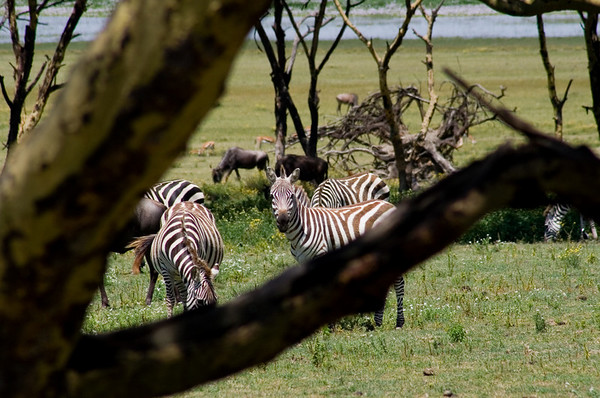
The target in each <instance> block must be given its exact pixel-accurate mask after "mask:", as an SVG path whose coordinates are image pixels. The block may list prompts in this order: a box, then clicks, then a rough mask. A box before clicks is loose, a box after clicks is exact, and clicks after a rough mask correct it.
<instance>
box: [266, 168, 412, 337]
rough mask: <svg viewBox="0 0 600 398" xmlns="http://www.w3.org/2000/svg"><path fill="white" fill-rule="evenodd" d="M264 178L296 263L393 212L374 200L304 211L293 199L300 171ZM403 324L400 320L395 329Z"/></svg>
mask: <svg viewBox="0 0 600 398" xmlns="http://www.w3.org/2000/svg"><path fill="white" fill-rule="evenodd" d="M266 174H267V179H268V180H269V182H270V183H271V190H270V194H271V200H272V207H273V214H274V216H275V220H276V222H277V228H278V229H279V231H280V232H283V233H284V234H285V236H286V238H287V239H288V240H289V241H290V251H291V253H292V255H293V256H294V258H295V259H296V261H298V262H305V261H308V260H311V259H313V258H315V257H318V256H321V255H323V254H325V253H327V252H329V251H331V250H333V249H337V248H339V247H341V246H344V245H346V244H348V243H349V242H350V241H352V240H354V239H356V238H357V237H358V236H359V235H362V234H364V233H365V232H366V231H367V230H370V229H371V228H373V227H374V226H375V225H377V223H378V222H380V221H381V220H383V219H384V218H385V217H386V216H388V215H389V214H391V212H392V211H393V210H394V209H395V208H396V207H395V206H394V205H392V204H391V203H389V202H386V201H383V200H377V199H375V200H369V201H366V202H362V203H358V204H353V205H349V206H345V207H341V208H324V207H308V206H306V205H305V204H304V203H303V202H302V200H299V199H298V198H297V195H296V192H297V191H298V187H297V186H295V185H294V183H295V182H296V181H297V180H298V178H299V176H300V169H295V170H294V171H293V172H292V174H291V175H290V176H289V177H288V176H286V175H285V171H282V172H281V176H280V177H277V175H276V174H275V172H274V171H273V169H271V168H268V169H267V172H266ZM398 289H400V287H398ZM403 323H404V318H402V321H401V324H400V325H399V326H398V327H401V326H402V325H403ZM379 324H381V322H380V323H379Z"/></svg>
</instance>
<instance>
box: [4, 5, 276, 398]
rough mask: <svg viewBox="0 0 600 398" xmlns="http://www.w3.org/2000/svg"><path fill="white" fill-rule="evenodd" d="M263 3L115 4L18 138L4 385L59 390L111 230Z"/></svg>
mask: <svg viewBox="0 0 600 398" xmlns="http://www.w3.org/2000/svg"><path fill="white" fill-rule="evenodd" d="M267 6H268V2H267V1H260V2H246V1H239V0H221V1H217V0H213V1H202V2H199V1H195V0H179V1H175V0H172V1H163V0H148V1H141V0H132V1H128V2H124V3H122V4H121V5H119V7H118V8H117V10H116V12H115V14H114V15H113V17H112V19H111V22H110V23H109V25H108V26H107V28H106V29H105V31H104V32H103V33H102V34H101V35H100V36H99V38H98V39H97V40H96V41H95V42H94V43H93V44H92V45H91V46H90V48H89V50H88V51H87V53H86V54H85V55H83V56H82V59H81V60H80V62H79V63H78V65H77V66H76V67H74V69H73V71H72V74H71V75H70V78H69V80H68V84H67V85H66V86H65V89H64V91H63V92H61V95H60V96H59V97H58V98H57V102H56V103H55V105H54V107H53V111H52V112H51V113H50V114H49V115H48V116H47V118H46V120H45V122H44V123H43V125H41V126H39V127H38V129H39V130H38V131H36V132H37V134H31V135H28V136H27V137H25V138H24V140H23V142H22V143H21V144H19V145H18V146H17V147H15V149H14V152H13V154H11V157H10V159H8V160H7V163H6V164H5V169H4V172H3V174H2V176H1V179H0V237H1V239H0V345H1V348H0V396H2V397H14V396H17V397H18V396H23V397H34V396H56V395H59V396H62V395H64V394H65V391H64V389H65V388H66V385H67V381H66V380H65V379H64V367H65V365H66V363H67V360H68V358H69V356H70V354H71V350H72V348H73V345H74V344H75V342H76V341H77V340H78V338H79V333H80V327H81V323H82V320H83V318H84V315H85V310H86V307H87V306H88V304H89V303H90V302H91V300H92V297H93V294H94V292H95V290H96V289H97V287H98V284H99V282H100V281H101V278H102V277H103V273H104V269H105V261H106V255H107V253H108V244H109V243H110V242H111V240H112V239H111V237H112V236H114V234H115V232H116V231H117V230H118V229H119V228H122V227H123V226H124V224H125V222H126V220H127V218H128V217H127V215H128V214H129V212H130V211H131V210H132V209H133V207H134V205H135V203H136V202H137V200H138V198H139V197H140V196H141V194H142V193H143V192H144V191H145V190H146V189H147V187H149V186H150V185H152V183H154V182H155V181H156V180H158V178H159V177H160V176H161V175H162V174H163V172H164V171H165V170H166V169H167V168H168V167H169V165H170V164H171V162H172V160H173V159H174V158H175V157H176V156H178V154H179V153H181V151H182V150H183V149H184V147H185V143H186V141H187V139H188V138H189V136H190V135H191V133H192V132H193V131H194V130H195V128H196V127H197V125H198V123H199V121H200V120H201V119H202V117H203V116H204V115H205V114H206V113H207V112H208V111H209V110H210V109H211V107H212V106H213V104H214V102H215V100H216V99H217V98H218V96H219V95H220V94H221V92H222V90H223V85H224V81H225V78H226V76H227V74H228V71H229V68H230V64H231V62H232V59H233V57H234V56H235V54H236V52H237V50H238V48H239V46H240V45H241V44H242V42H243V40H244V38H245V36H246V34H247V32H248V30H249V28H250V27H251V26H252V24H253V23H255V21H257V20H258V18H259V16H260V15H261V14H262V13H263V12H264V11H265V10H266V8H267ZM13 155H14V156H13ZM86 392H87V391H86ZM90 393H91V391H90Z"/></svg>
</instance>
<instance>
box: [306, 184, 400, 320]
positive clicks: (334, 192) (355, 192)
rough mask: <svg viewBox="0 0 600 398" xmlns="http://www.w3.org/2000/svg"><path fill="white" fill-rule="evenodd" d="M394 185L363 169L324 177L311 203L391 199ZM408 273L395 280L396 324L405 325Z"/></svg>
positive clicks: (377, 315) (335, 204) (326, 204)
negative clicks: (405, 293)
mask: <svg viewBox="0 0 600 398" xmlns="http://www.w3.org/2000/svg"><path fill="white" fill-rule="evenodd" d="M389 197H390V189H389V187H388V186H387V184H386V183H385V181H383V180H382V179H381V178H379V176H377V175H375V174H372V173H360V174H355V175H352V176H349V177H345V178H340V179H332V178H329V179H327V180H325V181H323V182H322V183H321V184H320V185H319V186H318V187H317V189H315V192H314V194H313V197H312V200H311V205H312V206H318V207H342V206H348V205H352V204H356V203H360V202H365V201H367V200H371V199H380V200H388V198H389ZM404 284H405V282H404V277H402V276H399V277H398V279H396V281H394V291H395V293H396V308H397V311H396V327H397V328H401V327H402V326H404ZM384 309H385V303H384V306H383V307H381V308H380V309H379V310H377V311H376V312H375V316H374V318H375V325H376V326H381V325H382V323H383V312H384Z"/></svg>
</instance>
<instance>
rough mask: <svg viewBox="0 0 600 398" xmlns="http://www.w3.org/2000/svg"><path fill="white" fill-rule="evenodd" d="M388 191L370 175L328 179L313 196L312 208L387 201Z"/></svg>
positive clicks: (386, 187) (377, 177)
mask: <svg viewBox="0 0 600 398" xmlns="http://www.w3.org/2000/svg"><path fill="white" fill-rule="evenodd" d="M389 197H390V189H389V187H388V186H387V184H386V183H385V182H384V181H383V180H382V179H381V178H379V176H377V175H375V174H372V173H360V174H355V175H352V176H349V177H344V178H328V179H327V180H325V181H323V182H322V183H321V184H319V186H318V187H317V189H315V192H314V194H313V197H312V199H311V205H312V206H319V207H342V206H347V205H352V204H355V203H360V202H365V201H367V200H371V199H379V200H388V198H389Z"/></svg>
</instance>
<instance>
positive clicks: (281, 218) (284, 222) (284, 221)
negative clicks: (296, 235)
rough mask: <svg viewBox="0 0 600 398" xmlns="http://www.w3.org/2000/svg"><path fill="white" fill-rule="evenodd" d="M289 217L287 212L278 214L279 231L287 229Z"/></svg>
mask: <svg viewBox="0 0 600 398" xmlns="http://www.w3.org/2000/svg"><path fill="white" fill-rule="evenodd" d="M289 219H290V218H289V216H288V214H287V213H279V214H278V215H277V229H279V232H285V231H287V229H288V223H289Z"/></svg>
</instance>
